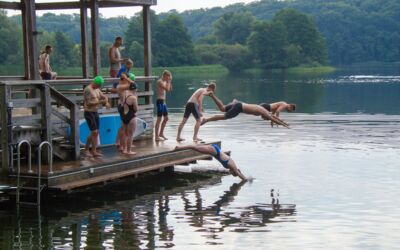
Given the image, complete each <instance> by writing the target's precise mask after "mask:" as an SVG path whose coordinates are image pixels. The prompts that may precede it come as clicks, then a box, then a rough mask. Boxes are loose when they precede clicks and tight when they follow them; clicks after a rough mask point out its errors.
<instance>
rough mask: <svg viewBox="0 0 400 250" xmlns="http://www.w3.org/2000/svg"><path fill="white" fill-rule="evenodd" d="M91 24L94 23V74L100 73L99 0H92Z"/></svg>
mask: <svg viewBox="0 0 400 250" xmlns="http://www.w3.org/2000/svg"><path fill="white" fill-rule="evenodd" d="M90 12H91V19H90V21H91V24H92V50H93V75H94V76H96V75H98V74H99V73H100V45H99V41H100V34H99V2H98V0H92V1H91V11H90Z"/></svg>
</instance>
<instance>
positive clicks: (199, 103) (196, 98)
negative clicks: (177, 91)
mask: <svg viewBox="0 0 400 250" xmlns="http://www.w3.org/2000/svg"><path fill="white" fill-rule="evenodd" d="M215 88H216V85H215V83H214V82H211V83H210V84H208V86H207V87H206V88H199V89H198V90H196V91H195V92H194V93H193V95H192V96H191V97H190V98H189V100H188V102H187V103H186V107H185V113H184V114H183V119H182V121H181V123H180V124H179V127H178V134H177V136H176V140H177V141H178V142H179V141H183V140H185V139H183V138H181V132H182V129H183V126H185V123H186V121H187V120H188V119H189V116H190V114H193V116H194V118H195V119H196V125H195V126H194V134H193V141H196V142H197V141H202V140H201V139H200V138H199V137H197V134H198V133H199V128H200V124H201V120H202V116H203V114H202V111H203V98H204V96H205V95H208V96H210V95H211V94H213V93H214V91H215Z"/></svg>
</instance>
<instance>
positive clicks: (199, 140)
mask: <svg viewBox="0 0 400 250" xmlns="http://www.w3.org/2000/svg"><path fill="white" fill-rule="evenodd" d="M193 141H194V142H202V141H203V139H200V138H193Z"/></svg>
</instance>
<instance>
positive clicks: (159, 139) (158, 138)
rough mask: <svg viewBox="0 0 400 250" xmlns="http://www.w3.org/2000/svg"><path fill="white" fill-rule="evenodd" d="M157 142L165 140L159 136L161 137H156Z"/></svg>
mask: <svg viewBox="0 0 400 250" xmlns="http://www.w3.org/2000/svg"><path fill="white" fill-rule="evenodd" d="M155 140H156V141H164V138H161V137H160V136H159V137H156V139H155Z"/></svg>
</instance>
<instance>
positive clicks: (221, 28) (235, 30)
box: [214, 12, 255, 44]
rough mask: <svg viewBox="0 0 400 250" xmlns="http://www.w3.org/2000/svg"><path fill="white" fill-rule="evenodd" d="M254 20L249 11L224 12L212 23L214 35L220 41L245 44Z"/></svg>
mask: <svg viewBox="0 0 400 250" xmlns="http://www.w3.org/2000/svg"><path fill="white" fill-rule="evenodd" d="M254 21H255V18H254V16H253V15H252V14H251V13H250V12H244V13H235V12H229V13H226V14H224V15H222V16H221V17H220V18H219V19H218V20H217V21H216V22H215V23H214V34H215V37H217V39H218V40H219V42H221V43H226V44H236V43H239V44H245V43H246V39H247V37H248V36H249V34H250V32H251V28H252V25H253V23H254Z"/></svg>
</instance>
